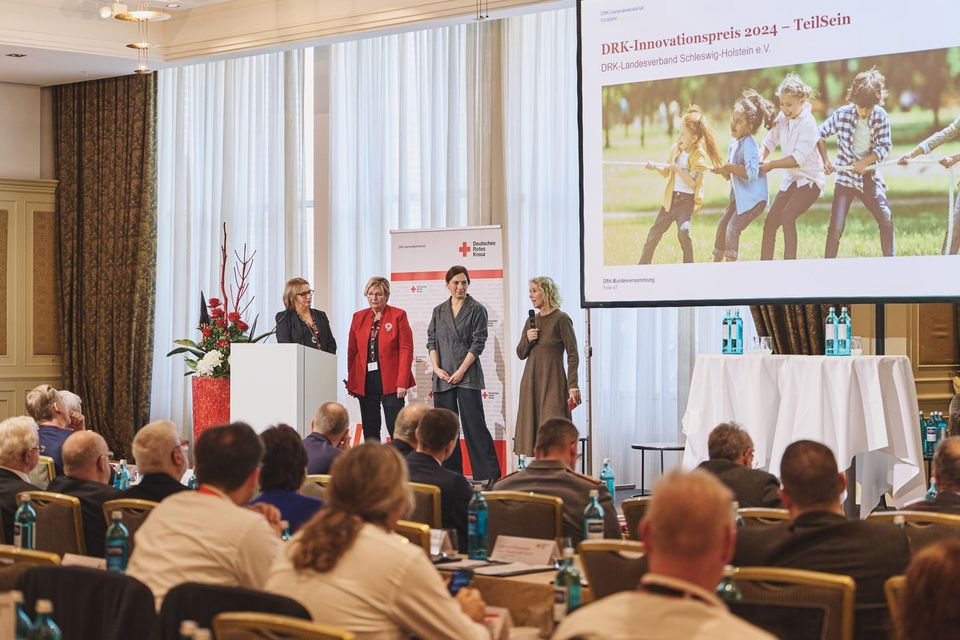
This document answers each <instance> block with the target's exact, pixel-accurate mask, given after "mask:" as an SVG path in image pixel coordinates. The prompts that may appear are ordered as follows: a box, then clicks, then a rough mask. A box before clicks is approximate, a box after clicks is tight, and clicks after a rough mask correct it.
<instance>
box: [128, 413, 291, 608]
mask: <svg viewBox="0 0 960 640" xmlns="http://www.w3.org/2000/svg"><path fill="white" fill-rule="evenodd" d="M262 456H263V445H262V444H261V443H260V438H258V437H257V434H256V433H254V431H253V429H251V428H250V426H249V425H246V424H244V423H242V422H235V423H233V424H228V425H221V426H217V427H210V428H208V429H206V430H204V431H203V433H202V434H200V437H199V438H198V439H197V443H196V447H195V449H194V457H195V458H196V468H195V469H196V474H197V480H198V481H199V482H200V488H199V489H198V490H197V491H182V492H180V493H178V494H176V495H172V496H170V497H168V498H167V499H165V500H164V501H163V502H161V503H160V504H159V505H158V506H157V507H155V508H154V510H153V511H152V512H151V514H150V517H149V518H147V519H146V521H145V522H144V523H143V524H142V525H141V526H140V528H139V529H138V530H137V536H136V539H137V546H136V547H135V548H134V551H133V554H132V556H131V557H130V564H129V566H128V567H127V574H128V575H130V576H133V577H134V578H136V579H137V580H140V581H141V582H143V583H144V584H146V585H147V586H148V587H149V588H150V590H151V591H152V592H153V595H154V598H155V599H156V605H157V609H159V608H160V604H161V603H162V602H163V598H164V596H165V595H166V594H167V591H169V590H170V589H171V588H173V587H175V586H177V585H178V584H182V583H184V582H201V583H207V584H219V585H226V586H233V587H247V588H250V589H261V588H263V585H264V583H265V582H266V578H267V574H268V572H269V570H270V564H271V563H272V562H273V559H274V557H275V556H276V555H277V552H278V551H279V548H280V535H279V531H278V530H277V528H276V527H275V526H271V523H270V522H268V520H267V518H265V517H264V515H262V514H260V513H257V512H255V511H252V510H251V509H246V508H244V505H246V504H247V502H249V501H250V499H251V498H252V497H253V493H254V491H255V490H256V487H257V481H258V480H259V478H260V459H261V457H262Z"/></svg>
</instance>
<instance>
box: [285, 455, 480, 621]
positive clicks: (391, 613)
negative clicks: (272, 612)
mask: <svg viewBox="0 0 960 640" xmlns="http://www.w3.org/2000/svg"><path fill="white" fill-rule="evenodd" d="M330 474H331V479H330V484H329V485H327V493H326V496H327V507H326V508H325V509H323V510H321V511H320V512H319V513H317V515H316V516H314V517H313V519H312V520H310V521H309V522H308V523H307V524H306V525H304V527H303V528H302V529H301V530H300V531H299V532H298V533H297V534H296V535H295V536H294V537H293V540H291V542H290V543H289V544H288V545H287V548H286V549H285V550H284V552H283V553H282V554H281V555H280V556H279V557H278V558H277V560H276V561H275V562H274V564H273V568H272V569H271V571H270V577H269V578H268V579H267V585H266V589H267V591H272V592H274V593H279V594H282V595H285V596H287V597H290V598H293V599H295V600H297V601H298V602H300V603H301V604H302V605H303V606H304V607H305V608H306V609H307V611H309V612H310V615H311V616H312V617H313V619H314V620H319V621H322V622H323V623H324V624H330V625H332V626H335V627H339V628H341V629H345V630H347V631H351V632H353V633H354V634H356V636H357V638H360V639H372V638H377V639H381V638H382V639H387V638H389V639H400V638H406V637H408V636H409V635H411V634H413V635H416V636H418V637H421V638H431V639H434V638H438V639H443V638H449V639H450V640H454V639H460V638H464V639H470V638H476V639H478V640H479V639H485V640H488V639H489V637H490V636H489V634H488V632H487V630H486V627H484V626H483V625H482V624H479V623H480V622H482V620H483V614H484V603H483V600H482V599H481V598H480V595H479V593H478V592H477V591H475V590H473V589H469V588H464V589H461V590H460V591H459V592H458V593H457V595H456V596H455V597H451V596H450V594H449V593H448V592H447V590H446V588H445V587H444V584H443V580H442V579H441V578H440V574H438V573H437V570H436V569H434V567H433V565H432V564H431V562H430V560H429V558H428V557H427V555H426V554H425V553H424V552H423V549H421V548H420V547H418V546H415V545H412V544H409V543H407V541H406V540H404V539H403V538H401V537H400V536H398V535H396V534H394V533H392V532H393V529H394V528H395V527H396V525H397V521H398V520H399V519H400V518H401V517H402V516H403V515H404V514H405V513H406V512H407V511H408V510H409V509H410V507H411V504H412V496H411V493H410V487H409V485H408V483H407V478H408V476H407V467H406V463H405V462H404V461H403V458H402V457H401V456H400V454H399V453H397V451H396V450H395V449H394V448H393V447H387V446H384V445H381V444H379V443H373V442H371V443H365V444H362V445H360V446H359V447H355V448H353V449H350V450H348V451H347V452H345V453H344V454H342V455H341V456H339V457H337V459H336V461H335V462H334V463H333V467H332V468H331V470H330Z"/></svg>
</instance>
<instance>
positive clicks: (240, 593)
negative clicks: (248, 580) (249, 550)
mask: <svg viewBox="0 0 960 640" xmlns="http://www.w3.org/2000/svg"><path fill="white" fill-rule="evenodd" d="M235 611H244V612H254V611H258V612H262V613H274V614H279V615H283V616H288V617H291V618H299V619H301V620H310V614H309V613H308V612H307V610H306V609H304V608H303V605H301V604H300V603H299V602H297V601H296V600H292V599H290V598H287V597H284V596H280V595H276V594H273V593H266V592H264V591H256V590H254V589H244V588H242V587H224V586H221V585H215V584H200V583H197V582H186V583H184V584H181V585H177V586H176V587H174V588H173V589H170V591H168V592H167V595H166V596H165V597H164V599H163V605H162V606H161V607H160V624H159V629H160V632H159V640H179V638H180V623H181V622H182V621H183V620H193V621H194V622H196V623H197V624H198V625H199V626H201V627H205V628H208V629H209V628H210V625H211V624H213V619H214V618H215V617H216V616H217V615H219V614H221V613H228V612H235ZM218 637H219V636H218Z"/></svg>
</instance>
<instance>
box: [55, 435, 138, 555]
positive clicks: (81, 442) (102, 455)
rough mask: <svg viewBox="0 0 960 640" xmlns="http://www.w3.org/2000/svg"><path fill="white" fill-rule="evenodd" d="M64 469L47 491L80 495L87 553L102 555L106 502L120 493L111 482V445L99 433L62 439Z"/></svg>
mask: <svg viewBox="0 0 960 640" xmlns="http://www.w3.org/2000/svg"><path fill="white" fill-rule="evenodd" d="M63 473H64V475H62V476H58V477H56V478H54V480H53V482H51V483H50V486H49V487H47V491H54V492H56V493H63V494H65V495H68V496H73V497H74V498H79V499H80V511H81V514H82V515H83V537H84V539H85V540H86V546H87V555H88V556H95V557H97V558H102V557H103V553H104V540H105V538H106V532H107V525H106V522H105V521H104V518H103V503H104V502H106V501H107V500H114V499H116V498H119V497H120V496H121V494H120V492H119V491H117V490H116V489H114V488H113V487H111V486H110V484H109V482H110V449H109V448H108V447H107V442H106V440H104V439H103V436H101V435H100V434H99V433H95V432H93V431H80V432H78V433H75V434H73V435H72V436H71V437H70V438H68V439H67V440H66V441H65V442H64V443H63Z"/></svg>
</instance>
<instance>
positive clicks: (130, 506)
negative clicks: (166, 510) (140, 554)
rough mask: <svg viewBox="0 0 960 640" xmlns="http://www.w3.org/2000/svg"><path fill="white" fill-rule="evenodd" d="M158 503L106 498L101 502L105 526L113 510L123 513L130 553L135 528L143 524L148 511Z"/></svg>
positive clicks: (148, 513) (131, 551)
mask: <svg viewBox="0 0 960 640" xmlns="http://www.w3.org/2000/svg"><path fill="white" fill-rule="evenodd" d="M158 504H160V503H159V502H154V501H153V500H138V499H136V498H117V499H116V500H107V501H106V502H104V503H103V517H104V518H105V519H106V521H107V527H109V526H110V522H111V519H110V517H111V515H113V512H114V511H119V512H121V513H122V514H123V524H124V526H125V527H126V528H127V531H128V532H130V553H133V544H134V537H133V534H135V533H136V532H137V529H139V528H140V525H142V524H143V522H144V520H146V519H147V516H148V515H150V512H151V511H153V508H154V507H156V506H157V505H158Z"/></svg>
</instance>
